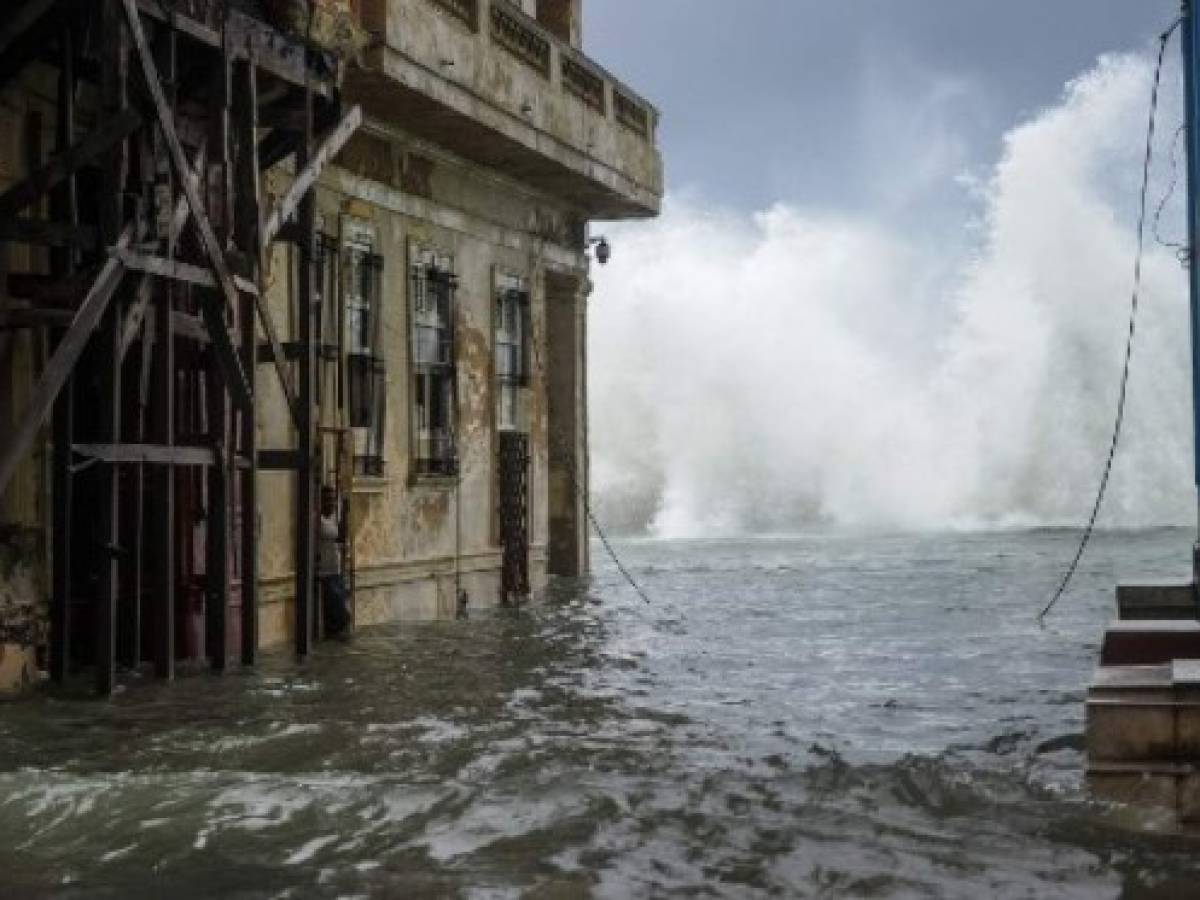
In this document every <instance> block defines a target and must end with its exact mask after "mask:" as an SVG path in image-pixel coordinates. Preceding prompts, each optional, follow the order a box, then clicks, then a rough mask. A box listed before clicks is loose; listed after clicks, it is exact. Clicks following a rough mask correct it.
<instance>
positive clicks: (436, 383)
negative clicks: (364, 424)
mask: <svg viewBox="0 0 1200 900" xmlns="http://www.w3.org/2000/svg"><path fill="white" fill-rule="evenodd" d="M409 268H410V273H409V274H410V279H411V285H410V292H409V293H410V296H411V301H410V302H411V307H412V360H413V416H412V421H413V468H414V472H415V474H417V475H418V476H447V475H453V474H455V471H456V469H457V460H456V452H455V443H454V386H455V370H454V303H455V294H456V292H457V290H458V278H457V277H456V276H455V274H454V265H453V259H452V258H451V257H450V256H448V255H446V254H441V253H438V252H436V251H433V250H429V249H424V248H420V247H416V246H414V247H412V249H411V252H410V266H409Z"/></svg>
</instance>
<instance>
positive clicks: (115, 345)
mask: <svg viewBox="0 0 1200 900" xmlns="http://www.w3.org/2000/svg"><path fill="white" fill-rule="evenodd" d="M99 12H100V34H99V46H100V47H101V48H102V49H101V57H100V58H101V83H100V114H101V115H102V116H103V117H105V118H113V119H115V118H119V117H120V116H121V115H122V113H124V112H125V111H127V110H128V109H129V44H128V41H127V39H126V35H125V32H124V30H123V29H122V27H121V20H120V18H119V15H118V11H117V9H116V7H115V6H114V5H113V4H112V3H104V4H102V5H101V7H100V11H99ZM105 156H106V158H105V159H104V164H103V166H102V168H101V178H100V190H99V196H98V198H97V201H98V206H99V223H100V235H101V240H102V241H103V242H112V243H113V244H114V245H116V246H118V247H120V246H122V245H121V242H120V236H121V234H122V219H123V213H124V209H123V207H124V203H123V198H124V196H125V192H126V190H127V188H128V186H129V183H128V182H129V172H130V159H129V145H128V142H125V141H121V142H117V143H115V144H113V145H111V147H110V149H109V151H108V152H107V153H106V154H105ZM124 227H125V228H126V229H129V228H133V229H134V235H133V237H131V239H130V241H127V242H126V243H125V246H128V245H129V244H130V243H132V241H133V239H134V238H140V237H141V236H142V234H143V231H142V224H141V223H140V222H134V223H132V224H129V225H125V226H124ZM118 265H119V264H118ZM120 268H121V271H122V273H123V272H124V267H123V266H121V267H120ZM120 329H121V317H120V309H119V308H118V307H117V304H109V308H108V309H107V310H106V311H105V313H104V315H103V317H102V318H101V320H100V325H99V332H100V333H99V334H98V335H97V338H96V344H95V351H96V352H95V353H93V354H89V357H90V359H89V361H90V363H91V366H90V368H91V372H90V373H89V374H90V375H91V376H92V377H94V378H95V380H96V382H97V383H98V386H99V390H98V396H97V404H96V405H97V407H98V409H97V410H96V420H97V427H96V432H95V434H96V437H97V438H98V439H99V440H100V441H101V442H103V443H113V444H115V443H118V442H119V441H120V440H121V413H122V403H121V394H122V391H121V374H122V373H121V366H118V365H116V357H117V354H118V353H119V352H120V342H121V330H120ZM96 479H97V481H98V485H97V487H98V496H97V498H96V501H97V502H96V503H95V506H94V509H93V510H90V511H89V512H91V513H92V516H91V518H92V522H93V524H94V527H95V532H94V534H95V540H94V541H93V547H94V548H95V550H96V552H95V553H94V554H93V560H94V566H95V568H94V570H93V571H94V572H95V574H96V576H97V579H96V581H97V584H96V587H97V591H96V594H97V596H96V600H95V603H94V605H93V619H92V622H93V628H92V633H93V635H94V639H95V642H96V644H95V647H96V653H95V656H94V657H93V659H94V661H95V678H96V691H97V693H98V694H99V695H100V696H102V697H108V696H111V694H112V692H113V689H114V687H115V686H116V679H117V608H118V603H119V598H120V594H121V565H120V560H119V559H118V553H119V550H118V548H119V547H120V542H121V516H120V511H121V482H120V478H119V472H118V471H117V469H116V467H115V466H103V467H101V468H100V470H99V472H98V473H97V475H96Z"/></svg>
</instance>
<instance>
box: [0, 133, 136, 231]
mask: <svg viewBox="0 0 1200 900" xmlns="http://www.w3.org/2000/svg"><path fill="white" fill-rule="evenodd" d="M141 124H142V117H141V115H140V114H139V113H137V112H136V111H134V110H126V111H125V112H122V113H121V114H120V115H118V116H116V117H114V118H112V119H110V120H109V121H107V122H105V123H104V124H102V125H101V126H100V127H99V128H97V129H96V130H95V131H93V132H91V133H90V134H89V135H88V136H87V137H85V138H83V139H82V140H81V141H79V143H77V144H75V145H74V146H72V147H68V148H67V149H66V150H64V151H63V152H62V153H59V154H58V155H57V156H55V157H54V158H53V159H51V160H50V161H49V162H48V163H46V164H45V165H44V166H42V167H41V168H40V169H38V170H37V171H36V172H32V173H30V174H29V176H28V177H26V178H23V179H21V180H20V181H18V182H17V183H16V184H14V185H13V186H12V187H10V188H9V189H8V190H7V191H5V192H4V193H3V194H0V219H11V218H12V217H13V216H15V215H16V214H17V213H18V212H20V211H21V210H22V209H24V208H25V207H26V206H29V205H30V204H31V203H33V202H35V201H36V200H37V199H38V198H39V197H41V196H43V195H45V194H46V193H48V192H49V191H51V190H52V189H53V188H55V187H56V186H57V185H59V184H61V183H62V182H63V181H65V180H66V179H67V178H69V177H70V176H71V175H72V174H73V173H74V172H76V171H78V170H79V168H80V167H82V166H85V165H87V164H88V163H89V162H91V161H92V160H93V159H95V158H96V157H97V156H99V155H100V154H101V153H104V152H105V151H106V150H109V149H111V148H112V146H113V144H116V143H118V142H120V141H123V140H125V138H127V137H129V135H131V134H133V132H135V131H137V129H138V128H139V127H140V126H141Z"/></svg>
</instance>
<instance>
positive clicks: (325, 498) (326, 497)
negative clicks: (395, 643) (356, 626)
mask: <svg viewBox="0 0 1200 900" xmlns="http://www.w3.org/2000/svg"><path fill="white" fill-rule="evenodd" d="M344 542H345V540H344V537H343V534H342V527H341V523H340V522H339V521H338V502H337V491H335V490H334V489H333V488H328V487H327V488H323V489H322V490H321V519H320V523H319V525H318V531H317V548H318V553H317V578H318V579H319V581H320V584H321V614H322V617H323V622H324V625H325V636H326V637H333V638H340V637H345V636H346V635H347V633H348V632H349V629H350V609H349V604H348V602H347V601H348V599H349V598H348V596H347V594H348V592H347V590H346V582H345V580H344V579H343V578H342V544H343V543H344Z"/></svg>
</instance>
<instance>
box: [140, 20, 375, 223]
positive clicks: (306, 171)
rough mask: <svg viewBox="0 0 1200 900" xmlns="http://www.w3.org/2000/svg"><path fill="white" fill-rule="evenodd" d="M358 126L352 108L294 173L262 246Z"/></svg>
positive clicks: (293, 212)
mask: <svg viewBox="0 0 1200 900" xmlns="http://www.w3.org/2000/svg"><path fill="white" fill-rule="evenodd" d="M127 2H128V0H127ZM361 124H362V108H361V107H358V106H355V107H353V108H352V109H351V110H350V111H349V112H348V113H346V115H344V116H343V117H342V120H341V121H340V122H339V123H338V124H337V125H335V126H334V127H333V128H332V129H330V130H329V131H328V132H327V133H326V134H325V135H324V136H323V137H322V139H321V144H320V147H319V148H318V149H317V151H316V152H315V153H313V154H312V156H311V157H310V158H308V159H307V160H306V161H305V163H304V166H303V168H302V169H301V170H300V171H299V172H298V173H297V175H296V178H295V180H294V181H293V182H292V184H291V186H290V187H289V188H288V189H287V193H285V194H284V195H283V197H282V198H281V199H280V201H279V204H278V205H277V206H276V207H275V209H274V210H272V211H271V214H270V215H269V216H268V217H267V222H266V224H265V225H264V226H263V243H265V244H267V245H268V246H269V245H271V244H273V243H274V242H275V238H276V236H277V235H278V234H279V229H280V228H282V227H283V226H284V225H285V224H287V223H288V222H289V221H290V220H291V218H292V217H293V216H294V215H296V212H297V210H298V209H299V207H300V201H301V200H302V199H304V197H305V196H306V195H307V194H308V192H309V191H310V190H311V189H312V187H313V185H314V184H316V181H317V179H318V178H320V177H321V172H323V171H324V169H325V166H327V165H328V164H329V163H330V162H331V161H332V160H333V158H334V157H335V156H337V155H338V153H339V152H341V149H342V148H343V147H344V146H345V145H346V141H348V140H350V137H351V136H352V135H353V134H354V132H355V131H357V130H358V127H359V126H360V125H361Z"/></svg>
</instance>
